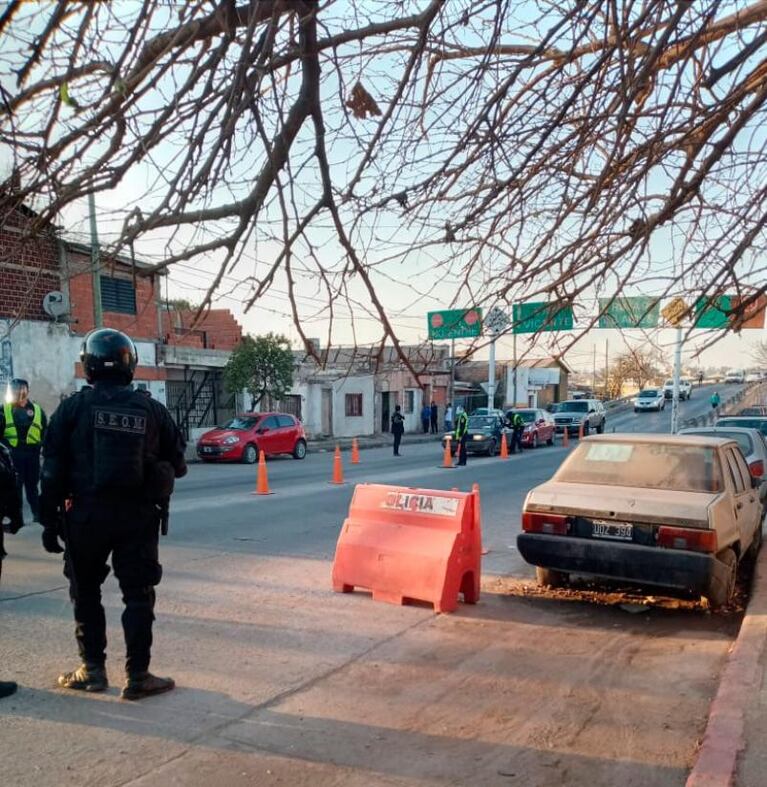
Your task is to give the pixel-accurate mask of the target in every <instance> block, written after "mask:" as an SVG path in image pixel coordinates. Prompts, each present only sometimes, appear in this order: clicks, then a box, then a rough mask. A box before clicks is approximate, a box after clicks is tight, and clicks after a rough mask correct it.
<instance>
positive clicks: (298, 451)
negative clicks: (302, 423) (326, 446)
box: [293, 440, 306, 459]
mask: <svg viewBox="0 0 767 787" xmlns="http://www.w3.org/2000/svg"><path fill="white" fill-rule="evenodd" d="M305 458H306V441H305V440H298V441H297V442H296V447H295V448H294V449H293V459H305Z"/></svg>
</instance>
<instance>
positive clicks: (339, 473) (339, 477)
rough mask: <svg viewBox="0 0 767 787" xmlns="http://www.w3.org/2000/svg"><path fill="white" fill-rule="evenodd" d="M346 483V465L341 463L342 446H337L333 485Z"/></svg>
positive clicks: (334, 459)
mask: <svg viewBox="0 0 767 787" xmlns="http://www.w3.org/2000/svg"><path fill="white" fill-rule="evenodd" d="M343 482H344V465H343V462H342V461H341V446H340V445H337V446H336V453H335V456H334V457H333V480H332V481H331V482H330V483H331V484H339V485H340V484H343Z"/></svg>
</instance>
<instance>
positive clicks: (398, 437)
mask: <svg viewBox="0 0 767 787" xmlns="http://www.w3.org/2000/svg"><path fill="white" fill-rule="evenodd" d="M391 433H392V435H393V436H394V456H401V454H400V452H399V446H400V443H401V442H402V435H403V434H404V433H405V416H404V415H402V408H401V407H400V406H399V405H397V406H396V407H395V408H394V414H393V415H392V417H391Z"/></svg>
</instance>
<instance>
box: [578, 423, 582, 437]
mask: <svg viewBox="0 0 767 787" xmlns="http://www.w3.org/2000/svg"><path fill="white" fill-rule="evenodd" d="M578 439H579V440H583V421H581V425H580V426H579V427H578Z"/></svg>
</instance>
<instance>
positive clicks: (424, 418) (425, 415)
mask: <svg viewBox="0 0 767 787" xmlns="http://www.w3.org/2000/svg"><path fill="white" fill-rule="evenodd" d="M430 424H431V407H429V405H428V404H426V403H425V402H424V405H423V407H422V408H421V427H422V429H423V433H424V434H429V425H430Z"/></svg>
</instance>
